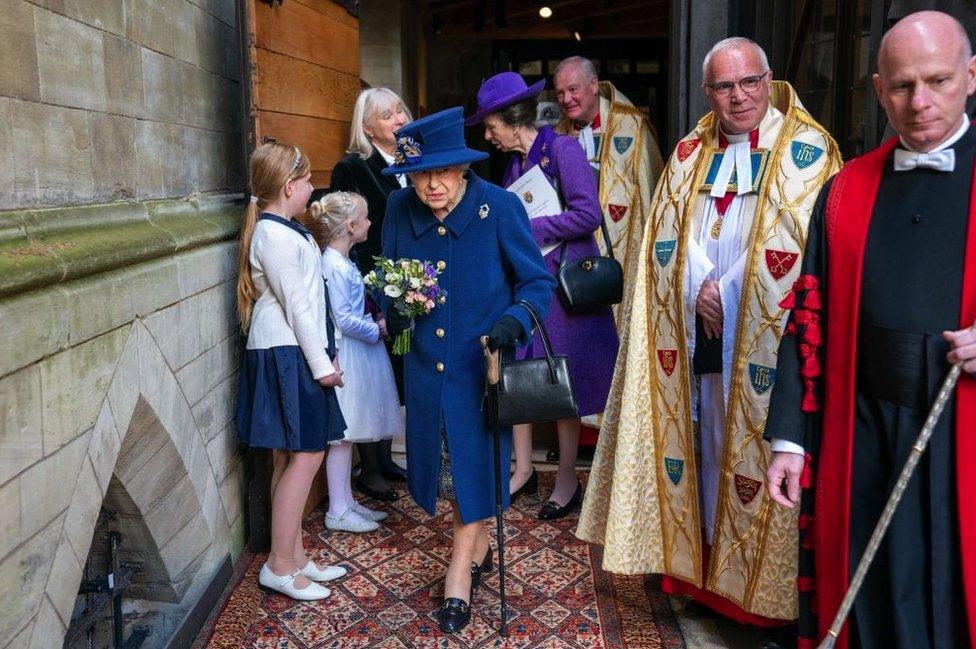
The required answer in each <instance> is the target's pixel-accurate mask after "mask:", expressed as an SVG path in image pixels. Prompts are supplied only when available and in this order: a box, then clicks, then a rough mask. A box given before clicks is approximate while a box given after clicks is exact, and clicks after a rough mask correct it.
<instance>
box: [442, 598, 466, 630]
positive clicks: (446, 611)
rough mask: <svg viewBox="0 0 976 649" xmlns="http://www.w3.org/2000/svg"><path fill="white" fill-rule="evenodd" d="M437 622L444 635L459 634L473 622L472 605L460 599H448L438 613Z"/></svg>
mask: <svg viewBox="0 0 976 649" xmlns="http://www.w3.org/2000/svg"><path fill="white" fill-rule="evenodd" d="M437 621H438V622H439V623H440V628H441V631H443V632H444V633H457V632H459V631H460V630H461V629H463V628H464V627H466V626H468V622H470V621H471V605H470V604H468V603H467V602H466V601H464V600H463V599H461V598H459V597H448V598H447V599H445V600H444V603H443V604H441V608H440V610H438V611H437Z"/></svg>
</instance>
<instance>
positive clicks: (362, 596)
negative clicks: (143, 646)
mask: <svg viewBox="0 0 976 649" xmlns="http://www.w3.org/2000/svg"><path fill="white" fill-rule="evenodd" d="M551 476H552V474H548V475H547V474H540V477H541V478H542V480H541V482H542V485H541V489H540V493H541V494H548V493H549V491H550V489H551V481H552V477H551ZM581 478H583V479H585V475H584V476H581ZM364 504H367V506H378V505H377V503H369V502H366V503H364ZM540 505H541V503H540V501H539V500H537V499H536V498H535V497H532V496H529V497H527V498H521V499H520V500H519V501H518V502H517V503H516V504H515V506H514V507H513V508H512V509H511V510H509V512H507V513H506V516H505V523H506V529H505V537H506V545H505V558H506V563H507V565H508V572H507V575H506V581H505V583H506V591H507V596H508V606H509V609H510V612H509V615H510V617H511V621H510V623H509V629H510V631H509V633H510V635H509V638H508V639H507V640H506V641H502V638H500V637H499V636H498V634H497V631H496V629H497V624H498V619H499V617H498V615H499V601H498V571H497V569H496V570H495V571H494V572H493V573H492V574H491V575H490V576H489V577H488V579H487V580H486V582H485V584H483V585H482V586H481V588H479V589H478V590H477V591H476V592H475V598H474V605H473V615H472V621H471V624H469V625H468V626H467V627H466V628H465V629H464V631H463V632H462V633H461V634H459V635H444V634H441V632H440V631H439V630H438V628H437V623H436V620H435V618H434V612H435V611H436V609H437V607H438V606H439V605H440V602H441V598H442V587H443V583H442V580H443V576H444V573H445V571H446V568H447V563H448V555H449V552H450V530H451V518H450V513H449V508H448V506H447V504H446V503H442V506H441V508H440V509H439V510H438V514H437V516H436V517H433V518H431V517H430V516H428V515H427V514H426V513H425V512H424V511H423V510H422V509H420V508H419V507H417V506H416V505H415V504H414V503H413V501H412V500H411V499H410V497H409V496H408V495H406V494H405V493H404V495H402V497H401V498H400V499H399V500H398V501H397V502H395V503H392V504H391V506H390V507H388V508H387V511H389V512H390V517H389V518H388V519H387V520H386V521H384V524H383V527H381V528H380V529H379V530H377V531H376V532H373V533H370V534H350V533H346V532H330V531H328V530H325V528H324V526H323V522H322V512H321V511H315V512H313V513H312V514H311V515H310V516H309V517H308V518H307V519H306V520H305V525H304V529H305V543H306V547H312V548H314V552H315V559H316V561H317V562H319V563H329V564H341V565H344V566H346V567H347V568H348V569H349V575H347V576H346V577H345V578H343V579H342V580H340V581H339V582H337V583H335V584H329V586H330V587H331V588H332V596H331V597H329V599H327V600H325V601H323V602H313V603H302V602H295V601H293V600H290V599H288V598H286V597H283V596H279V595H269V594H265V593H263V592H262V591H261V590H259V589H258V586H257V573H258V571H259V570H260V568H261V565H262V564H263V562H264V558H265V557H264V555H253V554H249V553H246V552H245V554H243V555H242V556H241V557H240V559H239V560H238V565H237V567H236V569H235V573H234V577H233V578H232V580H231V584H230V586H229V587H228V590H227V592H225V593H224V595H223V597H222V599H221V601H220V603H219V604H218V606H217V607H216V608H215V611H214V613H213V614H212V615H211V618H210V619H209V620H208V621H207V624H206V625H205V626H204V628H203V630H202V631H201V633H200V635H199V637H198V638H197V640H196V642H195V643H194V645H193V646H194V649H202V648H204V647H208V648H210V647H212V648H227V649H231V648H233V649H238V648H240V647H247V648H251V647H253V648H262V649H263V648H272V647H274V648H275V649H285V648H300V649H304V648H306V647H336V648H346V647H349V648H354V647H355V648H364V649H365V648H371V649H395V648H396V649H399V648H405V647H432V648H433V647H437V648H438V649H454V648H460V647H478V648H484V647H493V648H494V647H499V648H500V647H506V648H507V647H512V648H515V647H518V648H527V647H540V648H545V649H583V648H586V649H598V648H607V649H636V648H640V649H653V648H657V647H661V648H663V649H677V648H683V647H684V646H685V643H684V640H683V638H682V635H681V632H680V630H679V629H678V624H677V622H676V620H675V617H674V614H673V613H672V611H671V608H670V605H669V604H668V600H667V597H666V596H664V595H663V594H661V593H660V591H658V590H656V589H655V588H654V585H655V584H654V583H653V582H652V581H649V580H645V578H644V577H641V576H622V575H611V574H608V573H605V572H603V571H602V570H601V569H600V568H599V565H600V548H599V547H596V546H591V545H588V544H586V543H584V542H582V541H580V540H579V539H577V538H576V537H575V536H574V535H573V533H572V531H573V529H574V528H575V527H576V516H575V515H573V516H569V517H566V518H564V519H562V520H558V521H551V522H546V521H540V520H538V519H537V518H536V517H535V512H536V511H538V509H539V506H540ZM493 529H494V528H493V527H492V530H493ZM495 556H496V558H497V554H496V555H495Z"/></svg>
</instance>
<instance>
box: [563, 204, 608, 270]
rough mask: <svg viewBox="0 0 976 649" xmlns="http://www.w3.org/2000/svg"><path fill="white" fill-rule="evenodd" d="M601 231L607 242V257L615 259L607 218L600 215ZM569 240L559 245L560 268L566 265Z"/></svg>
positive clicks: (604, 240)
mask: <svg viewBox="0 0 976 649" xmlns="http://www.w3.org/2000/svg"><path fill="white" fill-rule="evenodd" d="M600 231H601V232H603V242H604V243H605V244H607V257H609V258H610V259H614V256H613V244H612V243H610V231H609V230H608V229H607V219H606V217H604V216H602V215H601V216H600ZM568 243H569V242H568V241H566V240H565V239H564V240H563V243H562V245H561V246H559V268H560V269H562V268H563V267H564V266H565V265H566V247H567V245H568Z"/></svg>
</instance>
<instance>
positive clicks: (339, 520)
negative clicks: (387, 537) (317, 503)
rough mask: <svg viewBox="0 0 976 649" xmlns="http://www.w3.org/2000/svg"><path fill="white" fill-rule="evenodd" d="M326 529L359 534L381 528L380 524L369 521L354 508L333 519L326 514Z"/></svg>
mask: <svg viewBox="0 0 976 649" xmlns="http://www.w3.org/2000/svg"><path fill="white" fill-rule="evenodd" d="M325 527H326V528H327V529H330V530H333V531H339V530H341V531H343V532H355V533H357V534H362V533H363V532H375V531H376V530H378V529H379V528H380V526H379V523H376V522H374V521H371V520H369V519H368V518H366V517H364V516H363V515H361V514H360V513H359V512H357V511H356V510H355V509H353V508H352V507H350V508H349V509H347V510H346V511H344V512H342V516H337V517H333V516H329V515H328V514H326V515H325Z"/></svg>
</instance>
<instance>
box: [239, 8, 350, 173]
mask: <svg viewBox="0 0 976 649" xmlns="http://www.w3.org/2000/svg"><path fill="white" fill-rule="evenodd" d="M243 2H244V3H245V5H246V13H247V32H246V33H247V37H246V38H247V42H246V47H245V59H246V64H245V66H246V67H245V76H246V77H247V79H246V84H245V85H246V88H247V90H246V93H247V97H245V108H246V111H247V115H248V120H249V123H248V125H247V130H248V134H249V144H250V147H251V148H252V149H253V147H254V146H256V145H257V144H259V143H261V142H263V141H264V139H265V138H273V139H275V140H277V141H279V142H285V143H289V144H296V145H298V146H299V147H301V149H302V150H303V151H304V152H305V153H306V154H307V155H308V156H309V158H311V160H312V184H313V185H315V186H316V187H326V186H328V184H329V178H330V176H331V175H332V168H333V167H334V166H335V163H336V162H337V161H338V160H339V159H340V158H341V157H342V156H343V155H344V154H345V149H346V145H347V143H348V142H349V124H350V121H351V119H352V109H353V105H354V104H355V102H356V96H357V95H358V94H359V90H360V88H361V83H360V80H359V19H358V18H357V17H356V16H355V15H353V14H352V13H350V12H349V11H348V10H347V9H346V8H345V7H344V6H343V5H342V4H341V3H339V2H336V1H334V0H243Z"/></svg>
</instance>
